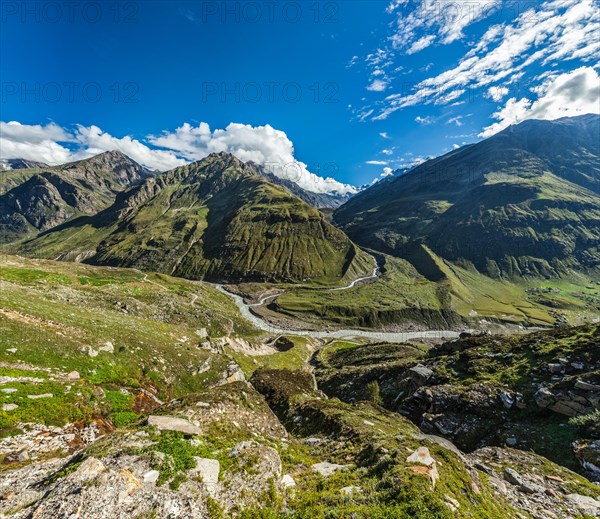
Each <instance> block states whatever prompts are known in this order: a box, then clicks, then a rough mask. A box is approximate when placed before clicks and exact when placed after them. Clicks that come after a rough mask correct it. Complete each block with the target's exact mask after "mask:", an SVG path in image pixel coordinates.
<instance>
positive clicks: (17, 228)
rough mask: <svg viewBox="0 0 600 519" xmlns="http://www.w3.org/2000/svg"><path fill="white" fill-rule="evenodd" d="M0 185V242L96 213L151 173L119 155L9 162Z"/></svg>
mask: <svg viewBox="0 0 600 519" xmlns="http://www.w3.org/2000/svg"><path fill="white" fill-rule="evenodd" d="M8 163H9V164H10V166H11V169H7V170H5V171H3V173H2V177H1V183H0V189H1V190H2V193H3V194H1V195H0V243H6V242H9V241H13V240H15V239H20V238H23V237H27V236H31V235H35V234H36V233H37V232H39V231H45V230H48V229H50V228H52V227H55V226H56V225H59V224H61V223H63V222H66V221H67V220H70V219H72V218H74V217H76V216H80V215H84V214H88V215H91V214H95V213H97V212H98V211H101V210H102V209H104V208H106V207H108V206H109V205H110V204H112V203H113V202H114V201H115V198H116V195H117V194H118V193H120V192H121V191H124V190H125V189H127V188H129V187H131V186H133V185H136V184H138V183H139V182H141V181H142V180H144V179H146V178H149V177H151V176H152V175H153V174H154V173H153V172H151V171H149V170H148V169H146V168H144V167H143V166H141V165H140V164H138V163H137V162H135V161H134V160H132V159H130V158H129V157H127V156H126V155H124V154H123V153H121V152H119V151H110V152H105V153H102V154H100V155H96V156H94V157H91V158H89V159H85V160H80V161H77V162H70V163H67V164H63V165H61V166H56V167H50V166H47V165H45V164H43V163H40V162H32V161H24V160H20V159H16V160H12V161H8Z"/></svg>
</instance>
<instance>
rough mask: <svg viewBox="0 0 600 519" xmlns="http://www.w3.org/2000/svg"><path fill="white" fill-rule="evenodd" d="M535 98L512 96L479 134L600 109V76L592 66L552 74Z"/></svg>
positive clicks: (488, 133) (595, 111) (492, 132)
mask: <svg viewBox="0 0 600 519" xmlns="http://www.w3.org/2000/svg"><path fill="white" fill-rule="evenodd" d="M535 91H536V93H537V94H538V98H537V99H536V100H535V101H532V100H531V99H528V98H526V97H524V98H522V99H519V100H517V99H516V98H514V97H513V98H511V99H509V100H508V101H507V103H506V104H505V105H504V107H503V108H502V109H500V110H499V111H498V112H496V113H495V114H494V115H493V117H494V119H496V120H497V122H495V123H494V124H492V125H490V126H488V127H487V128H484V130H483V132H482V133H481V134H480V135H479V136H480V137H490V136H491V135H494V134H495V133H498V132H499V131H501V130H503V129H505V128H507V127H508V126H510V125H511V124H517V123H520V122H521V121H524V120H526V119H550V120H551V119H559V118H560V117H570V116H575V115H583V114H586V113H600V76H599V75H598V73H597V72H596V71H595V70H594V69H593V68H591V67H580V68H578V69H576V70H573V71H571V72H567V73H564V74H560V75H558V76H551V77H549V79H548V80H547V81H546V82H545V83H543V84H542V85H540V86H539V87H538V88H536V89H535Z"/></svg>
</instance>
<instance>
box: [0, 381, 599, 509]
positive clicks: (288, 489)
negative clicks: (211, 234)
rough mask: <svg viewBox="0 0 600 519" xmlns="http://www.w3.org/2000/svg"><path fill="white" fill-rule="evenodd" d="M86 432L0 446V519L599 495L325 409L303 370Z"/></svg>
mask: <svg viewBox="0 0 600 519" xmlns="http://www.w3.org/2000/svg"><path fill="white" fill-rule="evenodd" d="M91 429H92V430H88V433H87V440H86V441H83V440H82V438H81V435H79V436H77V435H75V436H72V437H71V436H68V435H69V434H73V432H72V431H71V432H68V431H67V430H65V429H62V430H61V431H60V432H59V431H58V430H47V429H44V428H40V429H37V430H35V431H29V433H27V435H26V438H27V441H29V442H30V444H29V445H28V446H27V447H26V448H25V449H21V451H20V452H19V451H18V450H17V448H16V443H15V442H16V440H17V438H18V437H13V438H7V439H4V440H2V441H1V442H0V449H2V450H3V451H4V452H5V453H6V454H7V456H6V460H5V465H4V469H5V470H4V471H3V477H2V480H1V482H0V495H1V500H0V513H1V514H2V517H14V518H26V517H27V518H29V517H73V518H75V517H86V518H96V517H98V518H100V517H110V518H130V517H139V518H141V517H161V518H162V517H206V518H214V517H235V516H239V517H280V516H282V517H283V516H285V517H306V518H308V517H311V518H312V517H365V518H366V517H369V518H371V517H381V518H383V517H398V518H403V517H406V518H408V517H419V518H429V517H431V518H450V517H478V518H479V517H481V518H485V517H488V518H498V517H503V518H504V517H506V518H512V517H515V518H522V517H536V518H556V519H558V518H561V519H562V518H576V517H588V516H598V515H600V488H599V487H598V486H596V485H594V484H592V483H590V482H589V481H588V480H587V479H585V478H583V477H581V476H580V475H578V474H576V473H574V472H572V471H570V470H568V469H566V468H563V467H561V466H559V465H557V464H555V463H553V462H551V461H549V460H548V459H545V458H543V457H541V456H539V455H536V454H534V453H532V452H524V451H521V450H517V449H512V448H507V447H502V448H499V447H485V448H482V449H477V450H474V451H473V452H470V453H469V454H465V453H463V452H461V451H460V450H459V449H458V448H457V447H456V446H454V445H453V444H452V443H451V442H450V441H448V440H446V439H444V438H442V437H440V436H437V435H431V434H424V433H423V432H421V431H420V430H419V429H418V428H417V427H416V426H415V425H414V424H413V423H412V422H410V421H409V420H408V419H406V418H404V417H403V416H401V415H400V414H398V413H395V412H391V411H387V410H385V409H383V408H382V407H380V406H378V405H375V404H373V403H370V402H359V403H356V404H349V403H344V402H342V401H340V400H338V399H335V398H334V399H329V398H327V397H326V396H325V394H324V393H322V392H320V391H318V390H316V389H315V384H314V379H313V377H312V375H311V374H310V373H308V372H305V371H295V372H292V371H285V370H268V369H261V370H257V371H256V372H255V373H254V375H253V376H252V378H251V380H250V382H246V381H241V380H238V381H232V382H230V383H226V384H223V385H221V386H219V387H217V388H213V389H211V390H209V391H206V392H203V393H198V394H194V395H190V396H187V397H184V398H180V399H177V400H174V401H171V402H170V403H168V404H166V405H164V406H161V407H159V408H157V409H155V410H153V411H152V413H151V414H149V415H147V416H144V417H143V418H142V419H140V420H139V421H138V422H137V423H134V424H131V425H129V426H127V427H123V428H121V429H117V430H102V429H101V428H100V427H98V425H97V424H96V425H94V426H93V427H91ZM60 435H62V440H56V441H64V442H65V443H66V444H69V443H70V442H73V441H75V439H76V437H77V438H78V441H82V443H79V444H78V445H75V444H74V445H75V447H74V448H73V449H72V454H71V455H69V456H66V457H60V456H57V455H56V454H55V452H56V451H54V450H53V449H55V448H57V447H59V445H58V444H56V443H54V444H53V443H48V441H47V438H49V437H54V438H55V439H56V437H57V436H59V437H60ZM23 439H25V435H24V436H23V437H22V438H21V440H23ZM85 443H87V446H86V445H84V444H85ZM41 445H44V446H45V447H43V448H40V446H41ZM9 446H12V447H9ZM34 447H36V448H34ZM9 448H12V449H13V451H14V452H11V453H7V452H6V451H7V449H9ZM7 460H12V461H10V462H9V463H8V464H7Z"/></svg>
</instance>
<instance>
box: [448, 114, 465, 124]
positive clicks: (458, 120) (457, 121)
mask: <svg viewBox="0 0 600 519" xmlns="http://www.w3.org/2000/svg"><path fill="white" fill-rule="evenodd" d="M461 119H463V116H462V115H459V116H457V117H451V118H450V119H448V121H446V124H456V126H462V125H463V123H462V120H461Z"/></svg>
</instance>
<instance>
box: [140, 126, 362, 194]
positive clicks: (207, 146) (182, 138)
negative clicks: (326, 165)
mask: <svg viewBox="0 0 600 519" xmlns="http://www.w3.org/2000/svg"><path fill="white" fill-rule="evenodd" d="M148 140H149V142H150V143H151V144H153V145H154V146H157V147H160V148H166V149H167V150H170V151H175V152H177V154H179V155H181V156H182V157H184V158H185V159H187V160H190V161H193V160H200V159H202V158H204V157H206V156H207V155H209V154H210V153H217V152H221V151H226V152H228V153H231V154H233V155H235V156H236V157H237V158H238V159H240V160H242V161H244V162H248V161H252V162H255V163H257V164H260V165H261V166H264V167H265V168H266V169H267V170H268V171H269V172H271V173H273V174H274V175H276V176H278V177H280V178H285V179H288V180H292V181H294V182H296V184H298V185H299V186H300V187H302V188H304V189H306V190H308V191H312V192H315V193H339V194H348V193H356V192H357V191H358V190H357V189H356V188H355V187H354V186H351V185H348V184H342V183H341V182H338V181H337V180H335V179H333V178H330V177H328V178H323V177H320V176H318V175H315V174H314V173H311V172H310V171H309V170H308V167H307V165H306V164H304V163H303V162H300V161H298V160H296V159H295V157H294V145H293V143H292V141H291V140H290V139H289V138H288V136H287V135H286V134H285V132H282V131H281V130H276V129H275V128H273V127H272V126H270V125H268V124H267V125H265V126H251V125H248V124H239V123H231V124H229V125H228V126H227V127H226V128H225V129H216V130H211V129H210V126H209V125H208V124H207V123H200V124H199V125H198V126H192V125H190V124H188V123H185V124H183V125H182V126H180V127H179V128H177V129H176V130H175V131H174V132H163V133H162V134H161V135H158V136H149V137H148Z"/></svg>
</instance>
